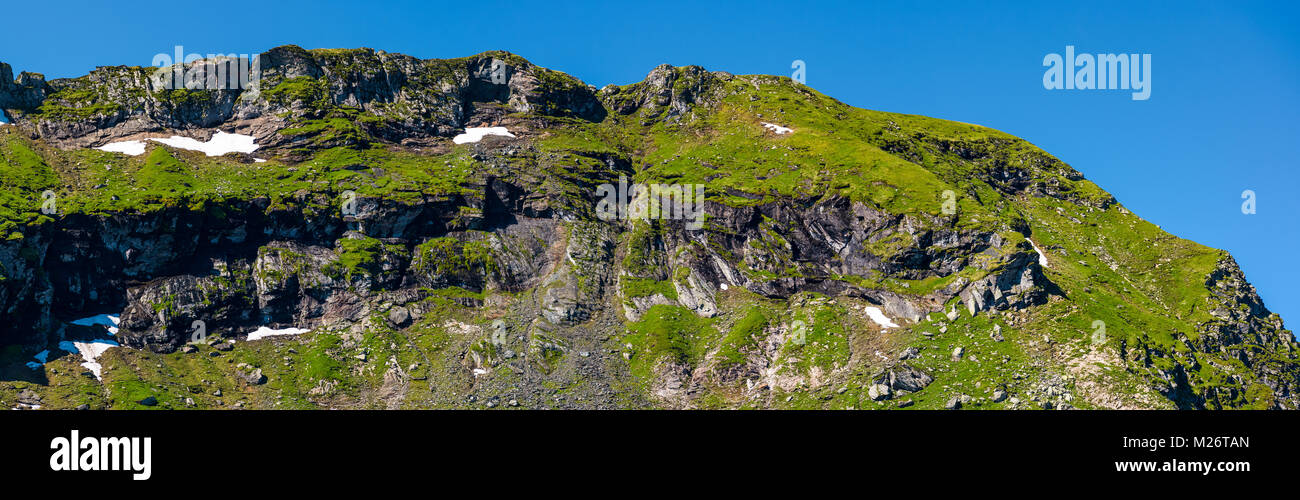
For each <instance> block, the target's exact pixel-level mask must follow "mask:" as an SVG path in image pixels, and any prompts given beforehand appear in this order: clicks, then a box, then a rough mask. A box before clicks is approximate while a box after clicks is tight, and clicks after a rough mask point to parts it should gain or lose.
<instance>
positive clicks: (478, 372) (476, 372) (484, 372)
mask: <svg viewBox="0 0 1300 500" xmlns="http://www.w3.org/2000/svg"><path fill="white" fill-rule="evenodd" d="M479 375H487V370H484V369H482V368H475V369H474V376H475V377H477V376H479Z"/></svg>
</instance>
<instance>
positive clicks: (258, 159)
mask: <svg viewBox="0 0 1300 500" xmlns="http://www.w3.org/2000/svg"><path fill="white" fill-rule="evenodd" d="M253 163H266V160H263V159H261V158H253Z"/></svg>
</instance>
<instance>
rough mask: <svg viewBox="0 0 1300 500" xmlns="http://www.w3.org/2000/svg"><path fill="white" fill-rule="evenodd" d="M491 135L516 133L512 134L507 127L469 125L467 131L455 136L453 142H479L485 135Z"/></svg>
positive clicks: (510, 135)
mask: <svg viewBox="0 0 1300 500" xmlns="http://www.w3.org/2000/svg"><path fill="white" fill-rule="evenodd" d="M489 135H499V136H503V137H514V136H515V134H512V133H510V131H509V130H506V128H505V127H468V128H466V129H465V133H463V134H460V135H458V136H456V137H453V138H452V139H451V142H454V143H456V144H466V143H471V142H478V141H481V140H483V138H484V137H487V136H489Z"/></svg>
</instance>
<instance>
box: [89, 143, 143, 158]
mask: <svg viewBox="0 0 1300 500" xmlns="http://www.w3.org/2000/svg"><path fill="white" fill-rule="evenodd" d="M95 149H98V150H100V151H108V152H109V153H122V154H125V155H131V156H140V155H142V154H144V141H119V142H110V143H108V144H105V145H103V146H100V147H97V148H95Z"/></svg>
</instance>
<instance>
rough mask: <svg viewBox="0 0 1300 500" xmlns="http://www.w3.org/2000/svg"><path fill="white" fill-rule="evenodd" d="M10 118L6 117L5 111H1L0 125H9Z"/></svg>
mask: <svg viewBox="0 0 1300 500" xmlns="http://www.w3.org/2000/svg"><path fill="white" fill-rule="evenodd" d="M8 124H9V117H8V116H5V112H4V110H0V125H8Z"/></svg>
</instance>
